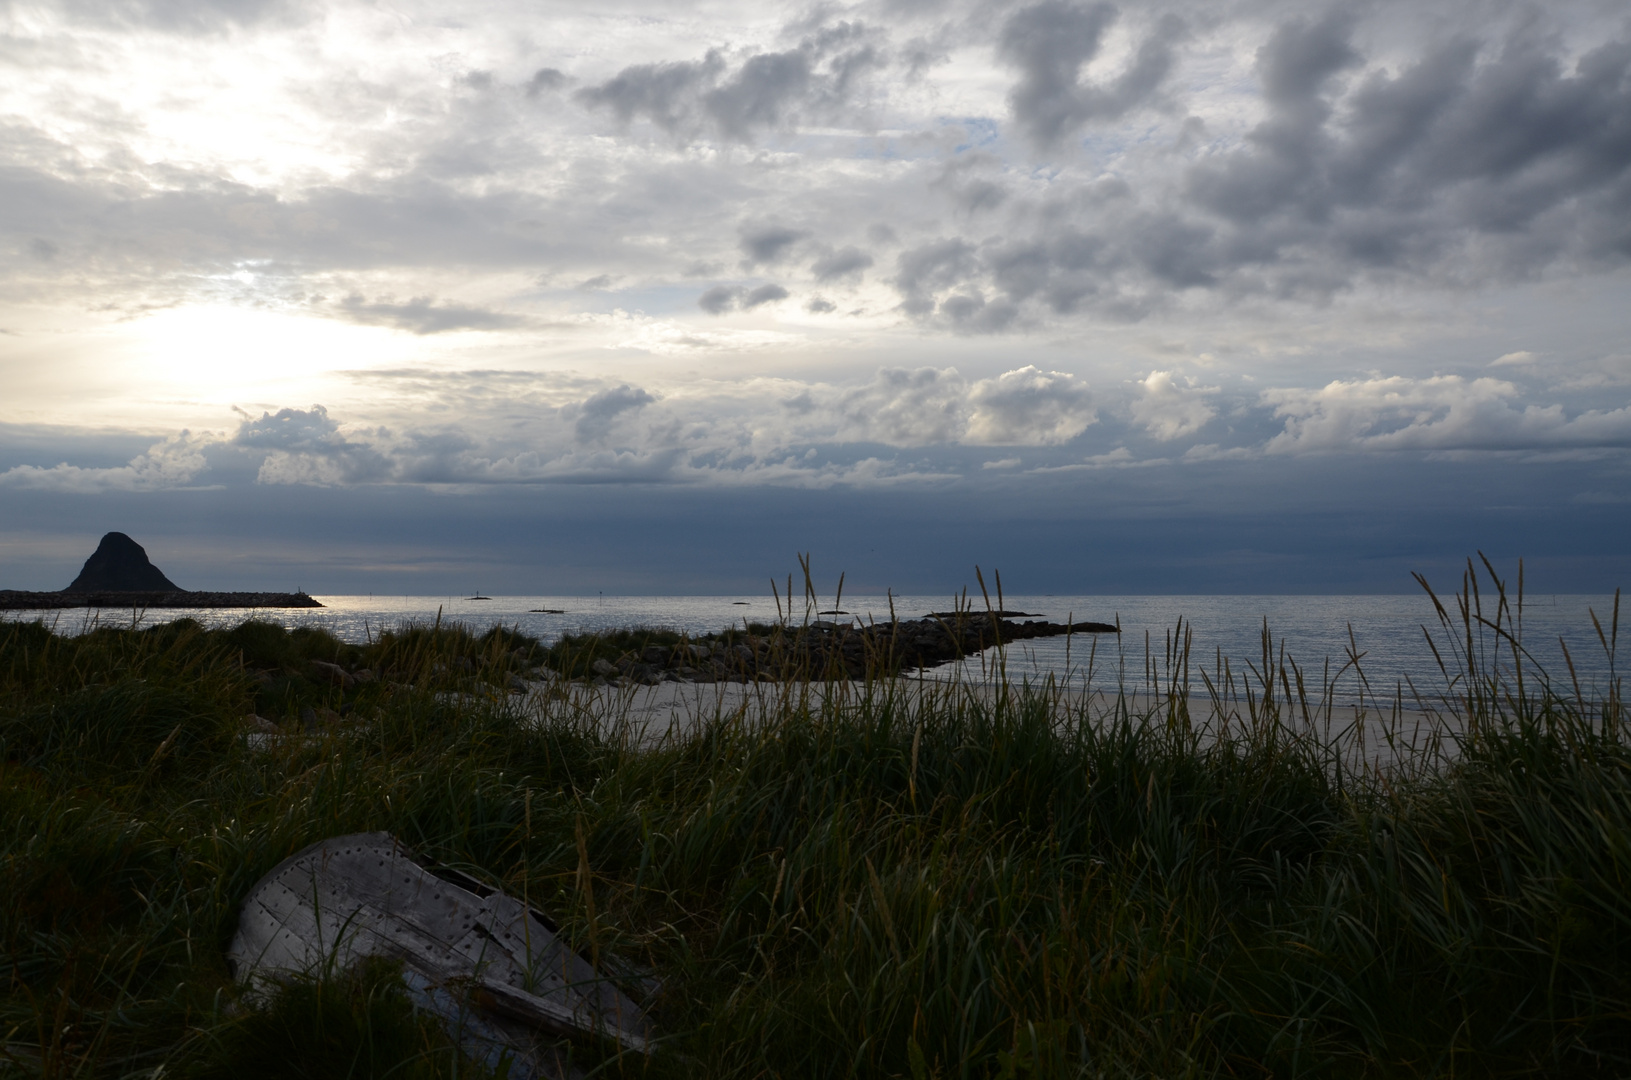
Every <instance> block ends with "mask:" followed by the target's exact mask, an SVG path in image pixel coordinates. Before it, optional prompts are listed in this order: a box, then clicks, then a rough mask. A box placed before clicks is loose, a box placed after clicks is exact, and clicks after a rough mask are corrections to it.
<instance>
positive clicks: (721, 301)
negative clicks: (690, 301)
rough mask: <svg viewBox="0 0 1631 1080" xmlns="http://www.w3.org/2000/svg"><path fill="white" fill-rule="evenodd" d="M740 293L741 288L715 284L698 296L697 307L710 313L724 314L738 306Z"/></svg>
mask: <svg viewBox="0 0 1631 1080" xmlns="http://www.w3.org/2000/svg"><path fill="white" fill-rule="evenodd" d="M740 295H741V290H740V289H733V288H731V287H730V286H729V285H715V286H714V287H713V288H711V289H708V290H706V291H705V292H703V294H702V295H701V296H699V297H697V307H699V308H701V309H702V310H703V311H706V312H707V313H708V314H710V315H723V314H724V313H725V312H727V311H729V310H731V308H733V307H735V306H736V300H737V297H738V296H740Z"/></svg>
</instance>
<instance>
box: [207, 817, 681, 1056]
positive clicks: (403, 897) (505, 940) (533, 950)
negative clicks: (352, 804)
mask: <svg viewBox="0 0 1631 1080" xmlns="http://www.w3.org/2000/svg"><path fill="white" fill-rule="evenodd" d="M555 929H556V928H555V926H554V924H552V923H551V922H550V921H549V919H548V918H546V917H545V916H544V915H543V913H541V912H539V911H538V910H537V909H535V908H531V907H528V906H527V905H525V904H523V903H521V902H520V901H519V900H517V899H515V898H514V897H512V896H508V895H506V894H505V893H503V892H500V891H498V890H495V889H492V888H490V887H488V886H486V885H483V884H482V883H481V882H479V881H476V880H475V879H473V878H471V877H469V876H468V875H465V874H461V873H459V872H457V871H453V870H449V869H447V868H443V867H436V868H434V869H432V868H431V867H429V866H427V865H424V864H422V863H421V862H420V861H418V860H416V859H414V858H413V857H412V855H411V854H410V853H409V851H408V850H407V849H406V848H405V847H403V846H402V845H401V844H400V843H399V842H397V840H396V839H395V838H394V837H393V836H391V834H389V833H383V832H376V833H355V834H352V835H349V836H337V837H333V838H331V839H328V840H323V841H320V842H318V843H316V844H313V845H311V846H310V847H308V848H305V849H304V850H302V851H299V852H297V853H295V854H294V855H292V856H291V857H289V858H288V859H285V860H284V861H283V862H282V863H280V864H278V866H277V867H275V868H274V869H273V870H272V871H271V873H269V874H267V875H266V876H265V877H263V878H262V879H261V880H260V881H259V882H258V883H257V884H256V885H255V887H254V888H253V889H252V890H250V892H249V895H248V896H247V897H246V898H245V900H244V904H243V909H242V911H241V913H240V915H239V918H238V932H237V934H236V936H234V938H233V939H232V944H231V946H230V947H229V948H228V951H227V958H228V961H229V963H230V964H231V965H232V968H233V973H234V975H235V976H236V977H237V978H238V979H239V980H240V981H243V982H246V983H248V984H250V988H251V991H252V992H262V991H264V990H265V989H266V988H267V984H272V985H275V984H276V983H277V982H278V981H279V980H280V979H284V978H287V977H289V976H290V975H294V974H318V973H321V972H323V971H334V970H342V969H344V968H346V967H348V966H350V965H351V964H352V963H354V962H356V961H357V960H359V959H361V958H363V957H365V956H383V957H388V958H392V959H396V960H400V961H401V962H402V965H403V968H404V972H405V974H404V981H405V982H406V983H407V985H408V987H409V989H410V991H411V992H412V993H413V995H414V997H415V1000H416V1001H418V1002H419V1003H420V1004H421V1005H423V1006H425V1007H427V1008H429V1009H431V1010H432V1011H434V1012H436V1013H438V1014H440V1015H442V1016H443V1018H444V1019H445V1020H447V1021H448V1022H449V1023H450V1024H454V1025H455V1031H454V1033H455V1036H456V1037H457V1038H459V1039H460V1040H461V1041H463V1042H464V1043H465V1044H466V1046H467V1048H471V1049H475V1050H476V1051H478V1053H479V1054H480V1056H483V1057H492V1056H494V1055H495V1054H502V1055H503V1056H505V1057H507V1058H509V1059H510V1060H511V1061H512V1062H513V1064H512V1067H511V1073H510V1074H511V1076H512V1077H520V1076H522V1075H527V1074H530V1075H533V1076H538V1075H544V1076H548V1075H559V1071H558V1068H557V1067H556V1066H555V1065H552V1064H551V1060H552V1059H554V1058H556V1057H558V1055H557V1054H555V1053H554V1052H553V1051H551V1050H550V1049H549V1048H548V1047H546V1046H544V1045H543V1044H542V1043H540V1042H539V1041H538V1040H537V1038H536V1035H537V1033H539V1032H546V1033H553V1034H555V1035H593V1036H601V1037H604V1038H608V1039H612V1040H614V1041H615V1042H616V1043H618V1044H619V1045H620V1046H621V1047H623V1048H625V1049H628V1050H633V1051H637V1052H640V1053H645V1052H647V1051H648V1049H649V1045H650V1043H649V1040H650V1037H651V1033H650V1029H649V1025H648V1024H647V1022H646V1018H645V1016H644V1014H643V1012H642V1011H641V1009H640V1007H639V1006H638V1005H636V1004H635V1003H634V1002H633V1001H632V1000H631V999H629V998H628V997H627V996H626V995H624V994H623V993H622V992H621V991H620V990H618V988H617V987H616V986H614V985H613V984H612V983H611V982H610V981H609V980H608V979H606V978H605V977H604V976H602V975H601V974H599V973H598V972H597V971H596V970H595V968H594V967H593V966H592V965H591V964H590V963H589V962H588V961H587V960H585V959H584V958H583V957H582V956H580V955H578V954H577V953H576V952H574V951H573V950H572V949H570V948H569V947H567V945H566V944H565V943H564V942H562V941H561V940H560V939H559V938H558V937H557V935H556V933H555ZM517 1065H519V1066H520V1068H517V1067H516V1066H517Z"/></svg>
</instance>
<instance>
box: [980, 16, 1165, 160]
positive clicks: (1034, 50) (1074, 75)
mask: <svg viewBox="0 0 1631 1080" xmlns="http://www.w3.org/2000/svg"><path fill="white" fill-rule="evenodd" d="M1119 14H1120V12H1119V10H1118V9H1117V8H1116V7H1115V6H1114V5H1113V4H1107V3H1100V4H1079V3H1070V2H1066V0H1044V2H1043V3H1040V4H1035V5H1032V6H1031V7H1027V8H1022V9H1021V10H1019V11H1018V12H1015V13H1014V14H1013V15H1011V16H1010V17H1009V18H1008V21H1007V22H1006V23H1004V25H1003V28H1002V36H1001V38H1000V39H999V42H998V46H997V51H998V55H1000V56H1001V57H1002V58H1003V59H1004V60H1005V61H1007V62H1008V63H1009V64H1011V65H1013V66H1014V67H1017V68H1018V69H1019V70H1020V80H1019V83H1018V84H1017V85H1016V86H1015V87H1014V89H1013V91H1012V93H1010V94H1009V97H1008V103H1009V106H1010V108H1011V109H1012V111H1013V116H1014V122H1015V123H1016V124H1017V125H1018V126H1019V128H1020V130H1021V131H1023V132H1024V133H1025V134H1026V136H1027V137H1028V138H1029V139H1030V140H1031V142H1032V143H1033V144H1035V145H1036V146H1037V147H1039V148H1042V149H1047V148H1049V147H1052V146H1054V145H1056V144H1057V143H1059V142H1060V141H1061V140H1062V139H1064V138H1065V137H1066V136H1068V135H1070V134H1072V133H1074V132H1075V131H1076V130H1078V129H1079V128H1081V127H1082V126H1083V125H1085V124H1088V123H1091V122H1093V121H1096V120H1114V119H1117V118H1118V117H1121V116H1124V115H1126V114H1127V113H1128V112H1130V111H1132V110H1133V109H1135V108H1137V107H1139V106H1140V105H1143V104H1145V103H1146V102H1147V101H1149V100H1150V98H1151V96H1152V95H1154V94H1155V92H1156V91H1157V90H1159V89H1160V87H1161V84H1162V82H1163V81H1164V80H1165V79H1166V77H1167V74H1168V73H1169V72H1170V71H1171V70H1172V65H1173V59H1174V57H1173V45H1174V43H1175V42H1177V41H1178V40H1179V39H1180V38H1182V37H1183V35H1184V32H1185V31H1184V24H1183V21H1182V20H1180V19H1178V18H1177V17H1176V16H1172V15H1168V16H1166V17H1164V18H1163V19H1161V20H1160V21H1159V22H1158V23H1157V24H1156V26H1155V28H1154V29H1153V30H1152V31H1151V32H1150V33H1149V35H1148V36H1147V37H1145V39H1144V41H1143V42H1142V43H1141V44H1140V45H1139V48H1138V51H1137V53H1136V54H1135V56H1134V57H1133V60H1132V62H1131V63H1130V64H1129V65H1128V66H1127V68H1126V69H1125V70H1124V71H1123V72H1122V73H1121V74H1120V75H1118V76H1117V77H1116V78H1114V79H1113V80H1110V81H1109V82H1106V83H1083V82H1082V77H1081V76H1082V68H1083V67H1084V66H1085V65H1086V64H1088V63H1089V62H1090V61H1092V60H1093V59H1094V58H1095V57H1096V56H1098V54H1099V50H1100V48H1101V46H1102V45H1103V40H1104V33H1105V31H1106V30H1108V29H1109V28H1110V25H1111V24H1112V23H1114V22H1115V20H1116V18H1117V16H1118V15H1119Z"/></svg>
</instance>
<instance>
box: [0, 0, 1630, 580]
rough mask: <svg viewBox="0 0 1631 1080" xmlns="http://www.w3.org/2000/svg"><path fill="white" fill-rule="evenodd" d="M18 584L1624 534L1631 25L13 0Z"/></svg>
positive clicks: (1433, 566) (942, 564) (1579, 19)
mask: <svg viewBox="0 0 1631 1080" xmlns="http://www.w3.org/2000/svg"><path fill="white" fill-rule="evenodd" d="M0 65H3V69H4V70H3V76H0V140H3V143H0V146H3V149H0V252H3V255H0V578H3V579H4V580H0V587H5V586H10V587H18V588H29V587H36V588H57V587H60V586H61V585H63V584H65V583H66V581H67V580H68V579H69V578H71V577H72V576H73V573H74V572H75V571H76V570H77V567H78V564H79V563H80V562H81V561H82V560H83V559H84V557H85V556H86V555H87V554H88V553H89V550H90V548H91V547H93V546H94V544H95V540H96V538H97V537H98V536H99V535H100V534H101V533H102V532H103V531H106V530H109V529H121V530H123V531H126V532H129V533H131V534H132V535H134V536H136V537H137V539H138V540H140V541H142V542H143V543H145V544H146V545H147V546H148V548H149V550H150V551H151V552H152V553H153V554H154V556H155V558H156V559H157V560H158V561H159V562H160V565H161V566H164V567H165V569H166V570H168V571H169V572H170V573H171V576H172V577H174V578H176V579H178V580H180V581H181V583H182V584H183V585H184V586H191V587H291V586H294V585H302V586H304V587H307V588H310V589H314V590H319V591H330V592H367V591H399V592H426V593H431V592H438V591H462V590H464V589H467V588H470V587H476V586H479V587H482V588H485V589H487V590H489V591H503V592H528V591H553V592H577V591H590V592H592V591H594V590H596V589H605V590H606V591H608V592H610V591H625V592H647V591H661V592H690V591H699V592H715V591H734V590H738V589H742V590H750V591H762V588H763V587H762V585H761V583H762V582H765V581H766V580H767V578H768V576H769V575H770V574H772V573H777V574H780V573H784V572H785V571H786V570H787V569H789V568H790V567H791V566H792V565H793V553H794V552H795V551H801V550H809V551H812V552H814V553H815V554H816V557H817V559H818V565H820V566H825V567H828V568H830V569H831V570H832V572H833V573H834V574H836V572H837V570H838V569H840V568H842V569H846V570H848V571H849V573H850V574H851V581H852V582H856V583H858V584H859V585H860V586H862V587H876V588H879V589H882V588H884V587H894V588H896V589H905V590H915V591H930V592H935V591H950V590H952V589H955V588H957V587H960V586H961V585H962V584H964V583H965V582H966V581H967V579H968V578H969V574H970V571H971V569H972V566H973V565H974V564H975V563H980V564H982V565H986V566H990V565H993V564H994V565H996V566H999V567H1002V568H1003V570H1004V575H1005V579H1006V580H1007V581H1009V582H1011V583H1013V584H1012V586H1011V587H1013V588H1015V589H1016V590H1017V591H1027V592H1067V591H1100V592H1122V591H1126V592H1135V591H1137V592H1197V591H1205V592H1256V591H1262V592H1284V591H1313V592H1319V591H1347V590H1364V591H1404V590H1406V589H1408V588H1410V587H1411V582H1410V581H1409V577H1408V573H1409V571H1410V570H1412V569H1421V570H1427V571H1429V572H1438V573H1441V574H1445V573H1449V572H1450V568H1452V567H1453V566H1454V565H1455V564H1456V563H1457V561H1458V560H1460V559H1462V558H1464V557H1465V556H1467V555H1469V554H1471V553H1473V552H1474V551H1476V550H1484V551H1486V552H1489V553H1490V554H1491V555H1492V556H1494V557H1498V558H1502V559H1515V558H1517V557H1519V556H1525V557H1526V558H1527V559H1528V564H1527V565H1528V566H1529V568H1530V580H1531V584H1532V586H1534V585H1538V586H1539V587H1541V588H1542V589H1545V590H1549V591H1565V592H1566V591H1597V590H1603V589H1610V590H1611V589H1612V588H1613V587H1615V586H1616V585H1618V584H1621V583H1624V584H1631V545H1628V544H1627V543H1626V534H1627V527H1628V526H1631V468H1628V466H1631V18H1628V16H1627V14H1626V11H1625V8H1624V5H1623V3H1620V2H1601V3H1595V2H1577V3H1547V4H1544V5H1541V4H1529V3H1515V2H1505V0H1434V2H1429V3H1425V4H1424V3H1420V2H1412V3H1404V2H1399V3H1388V2H1374V3H1344V4H1340V5H1332V6H1330V7H1329V8H1321V7H1320V6H1319V5H1315V4H1309V3H1273V2H1228V0H1225V2H1209V3H1198V2H1197V3H1183V2H1163V0H1156V2H1153V3H1145V4H1140V5H1136V6H1134V5H1125V6H1118V5H1117V4H1114V3H1101V2H1077V0H1043V2H1040V3H1030V2H1025V0H1021V2H1017V3H1007V4H1004V3H991V2H983V3H979V4H965V3H959V2H956V0H947V2H938V0H879V2H875V3H867V2H863V3H857V4H853V5H844V4H838V3H826V4H823V3H817V4H813V5H802V4H795V5H777V4H773V3H751V4H750V3H743V2H740V0H717V2H700V3H692V4H675V3H655V2H640V0H597V2H595V3H573V2H568V0H562V2H554V3H549V4H537V3H503V2H489V3H482V2H473V0H461V2H460V3H457V4H451V3H429V2H418V0H402V2H397V3H384V2H366V0H362V2H349V0H327V2H325V0H310V2H307V0H54V2H50V3H29V2H20V0H0Z"/></svg>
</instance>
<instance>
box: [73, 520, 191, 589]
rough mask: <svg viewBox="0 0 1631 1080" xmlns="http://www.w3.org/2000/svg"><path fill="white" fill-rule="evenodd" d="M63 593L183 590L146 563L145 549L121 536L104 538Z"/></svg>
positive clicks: (116, 533)
mask: <svg viewBox="0 0 1631 1080" xmlns="http://www.w3.org/2000/svg"><path fill="white" fill-rule="evenodd" d="M62 591H63V592H181V591H183V590H182V589H181V586H179V585H177V584H176V583H175V582H173V581H171V580H170V579H169V578H167V577H165V576H164V571H162V570H160V569H159V568H158V567H156V566H154V565H153V564H152V563H150V562H148V561H147V552H146V551H144V550H143V549H142V546H141V545H140V544H138V543H136V541H134V540H132V539H131V538H130V537H128V536H126V535H125V534H124V533H122V532H110V533H108V534H107V535H106V536H104V537H102V542H101V543H100V544H98V545H97V547H96V553H95V554H93V555H92V556H91V557H90V558H88V559H86V560H85V568H84V569H83V570H81V571H80V572H79V576H78V577H76V578H74V583H73V584H72V585H70V586H68V587H67V588H66V589H64V590H62Z"/></svg>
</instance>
